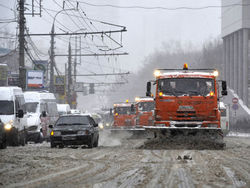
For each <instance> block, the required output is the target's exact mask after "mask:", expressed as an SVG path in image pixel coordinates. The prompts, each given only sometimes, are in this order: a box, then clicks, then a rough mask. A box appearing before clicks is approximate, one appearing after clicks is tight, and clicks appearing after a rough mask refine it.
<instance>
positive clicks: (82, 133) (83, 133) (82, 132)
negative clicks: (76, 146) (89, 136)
mask: <svg viewBox="0 0 250 188" xmlns="http://www.w3.org/2000/svg"><path fill="white" fill-rule="evenodd" d="M85 132H86V131H78V132H77V134H79V135H85Z"/></svg>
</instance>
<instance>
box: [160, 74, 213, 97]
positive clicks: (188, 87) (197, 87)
mask: <svg viewBox="0 0 250 188" xmlns="http://www.w3.org/2000/svg"><path fill="white" fill-rule="evenodd" d="M158 91H159V92H162V93H163V94H164V95H171V96H187V95H188V96H209V94H210V92H214V91H215V90H214V80H213V79H209V78H165V79H160V80H158Z"/></svg>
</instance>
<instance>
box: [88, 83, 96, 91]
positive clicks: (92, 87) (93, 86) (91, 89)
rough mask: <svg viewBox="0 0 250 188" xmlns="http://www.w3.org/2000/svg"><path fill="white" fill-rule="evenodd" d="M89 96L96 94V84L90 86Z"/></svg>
mask: <svg viewBox="0 0 250 188" xmlns="http://www.w3.org/2000/svg"><path fill="white" fill-rule="evenodd" d="M89 94H95V84H94V83H90V84H89Z"/></svg>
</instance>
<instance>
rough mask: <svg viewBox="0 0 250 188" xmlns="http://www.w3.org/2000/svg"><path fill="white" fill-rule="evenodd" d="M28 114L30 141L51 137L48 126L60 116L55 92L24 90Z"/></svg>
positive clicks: (39, 140)
mask: <svg viewBox="0 0 250 188" xmlns="http://www.w3.org/2000/svg"><path fill="white" fill-rule="evenodd" d="M24 98H25V103H26V110H27V114H28V119H27V126H28V127H27V131H28V141H34V142H36V143H38V142H42V141H43V139H46V138H48V137H49V129H48V126H49V125H51V124H54V123H55V122H56V120H57V119H58V117H59V114H58V110H57V103H56V98H55V95H54V94H53V93H49V92H37V91H26V92H24Z"/></svg>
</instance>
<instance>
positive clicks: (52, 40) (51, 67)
mask: <svg viewBox="0 0 250 188" xmlns="http://www.w3.org/2000/svg"><path fill="white" fill-rule="evenodd" d="M54 29H55V28H54V24H53V25H52V29H51V35H50V36H51V41H50V42H51V44H50V84H49V91H50V92H51V93H54V66H55V52H54V44H55V39H54V37H55V35H54V32H55V30H54Z"/></svg>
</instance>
